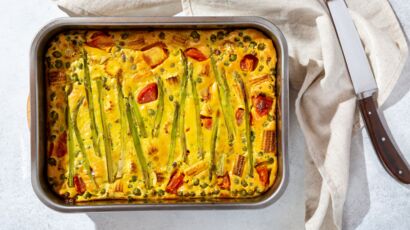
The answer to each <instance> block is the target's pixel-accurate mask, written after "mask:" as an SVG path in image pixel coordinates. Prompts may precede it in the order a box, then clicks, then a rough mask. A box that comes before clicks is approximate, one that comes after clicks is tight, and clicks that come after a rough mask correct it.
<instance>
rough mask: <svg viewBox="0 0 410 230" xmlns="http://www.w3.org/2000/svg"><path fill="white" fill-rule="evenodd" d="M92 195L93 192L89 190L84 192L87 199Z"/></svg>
mask: <svg viewBox="0 0 410 230" xmlns="http://www.w3.org/2000/svg"><path fill="white" fill-rule="evenodd" d="M91 196H92V195H91V193H89V192H86V193H85V194H84V198H85V199H88V198H90V197H91Z"/></svg>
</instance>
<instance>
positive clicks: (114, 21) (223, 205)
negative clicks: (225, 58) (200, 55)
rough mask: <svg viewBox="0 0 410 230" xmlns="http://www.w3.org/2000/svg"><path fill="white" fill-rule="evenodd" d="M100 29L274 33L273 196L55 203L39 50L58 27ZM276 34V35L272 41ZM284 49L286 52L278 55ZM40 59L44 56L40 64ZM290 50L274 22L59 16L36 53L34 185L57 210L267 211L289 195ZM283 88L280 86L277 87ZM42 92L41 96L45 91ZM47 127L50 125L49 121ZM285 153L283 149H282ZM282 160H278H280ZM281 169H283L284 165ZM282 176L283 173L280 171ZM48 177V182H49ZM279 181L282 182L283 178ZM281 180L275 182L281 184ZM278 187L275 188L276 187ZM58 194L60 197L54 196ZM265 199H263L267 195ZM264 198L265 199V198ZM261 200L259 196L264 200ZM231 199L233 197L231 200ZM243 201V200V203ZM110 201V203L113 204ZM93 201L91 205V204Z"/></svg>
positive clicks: (33, 60)
mask: <svg viewBox="0 0 410 230" xmlns="http://www.w3.org/2000/svg"><path fill="white" fill-rule="evenodd" d="M80 26H83V27H85V29H86V27H100V28H105V27H107V28H109V27H112V26H115V27H133V28H143V27H145V28H146V27H157V28H183V27H189V28H196V27H198V28H204V29H205V27H209V28H224V27H237V28H239V27H254V28H257V29H260V30H262V31H264V32H267V31H269V32H270V35H269V36H270V37H271V39H272V40H273V41H274V43H275V46H276V50H277V55H278V60H281V61H280V62H281V63H279V66H278V67H279V68H277V69H279V70H280V75H279V76H281V79H280V82H278V83H279V84H280V85H281V88H280V95H281V97H280V108H279V110H280V112H281V114H280V117H281V121H280V122H281V130H280V138H281V143H280V146H279V147H280V150H281V153H280V154H281V156H280V158H281V160H280V164H281V165H280V166H281V170H282V172H281V173H282V176H281V178H280V182H279V184H278V185H277V186H276V188H275V190H274V191H273V192H271V194H270V195H268V196H266V197H265V198H263V199H259V200H258V201H249V200H251V199H249V198H242V199H231V200H235V202H210V203H198V202H186V201H184V202H181V203H178V202H176V203H169V204H167V203H144V204H105V205H68V204H64V202H60V203H58V202H57V201H56V199H57V198H54V199H51V198H50V194H47V193H52V192H51V191H50V190H48V189H47V188H48V186H47V185H46V184H44V181H43V182H41V177H42V176H44V175H43V173H44V171H42V170H44V169H42V167H40V164H44V161H43V162H42V163H41V160H40V159H39V154H38V153H39V152H40V151H39V147H40V145H41V143H39V139H40V137H41V136H40V131H41V126H40V123H41V122H40V121H39V119H41V116H40V110H41V109H39V107H38V106H39V104H41V103H44V102H41V101H40V100H39V90H38V77H41V76H39V75H40V74H39V68H38V67H39V65H40V64H41V63H42V62H41V61H40V60H42V58H43V57H42V56H41V55H40V56H41V57H39V51H40V49H41V48H42V47H40V44H41V42H45V41H44V40H45V38H47V36H49V37H50V34H51V33H53V32H54V33H57V32H55V31H56V30H58V29H61V30H62V28H65V27H80ZM272 35H274V37H272ZM278 51H280V52H278ZM39 58H41V59H40V60H39ZM288 75H289V69H288V49H287V43H286V39H285V37H284V35H283V34H282V32H281V31H280V30H279V28H278V27H276V26H275V25H274V24H272V23H271V22H270V21H268V20H266V19H264V18H262V17H257V16H232V17H231V16H229V17H225V16H220V17H219V16H218V17H76V18H57V19H54V20H52V21H51V22H49V23H48V24H46V25H45V26H44V27H42V29H41V30H40V31H39V32H38V33H37V35H36V36H35V38H34V39H33V42H32V44H31V49H30V95H31V96H30V110H31V112H30V119H31V124H30V130H31V133H30V150H31V184H32V187H33V190H34V192H35V194H36V195H37V197H38V198H39V199H40V200H41V202H42V203H44V204H45V205H46V206H48V207H49V208H51V209H54V210H56V211H59V212H100V211H127V210H128V211H132V210H169V209H171V210H176V209H252V208H263V207H267V206H269V205H270V204H272V203H274V202H275V201H276V200H278V199H279V198H280V197H281V196H282V194H283V193H284V191H285V189H286V187H287V184H288V180H289V179H288V177H289V165H288V156H287V155H288V126H289V125H288V113H289V102H288V100H289V93H288ZM277 85H278V84H277ZM40 93H41V92H40ZM43 125H44V122H43ZM278 150H279V149H278ZM280 158H279V157H278V159H280ZM278 169H279V167H278ZM278 173H279V172H278ZM43 179H44V178H43ZM277 179H278V178H277ZM276 183H277V182H275V184H276ZM271 189H272V188H271ZM54 196H55V195H54ZM261 196H263V195H261ZM261 196H259V197H261ZM259 197H257V198H259ZM227 200H230V199H227ZM238 200H239V201H238ZM106 202H110V201H109V200H108V201H106ZM90 203H91V202H90Z"/></svg>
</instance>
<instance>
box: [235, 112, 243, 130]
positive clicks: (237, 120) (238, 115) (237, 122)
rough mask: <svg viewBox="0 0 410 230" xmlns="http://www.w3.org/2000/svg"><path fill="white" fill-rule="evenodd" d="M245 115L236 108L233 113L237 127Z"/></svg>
mask: <svg viewBox="0 0 410 230" xmlns="http://www.w3.org/2000/svg"><path fill="white" fill-rule="evenodd" d="M244 115H245V110H244V109H242V108H238V109H237V110H236V112H235V118H236V124H237V125H238V126H239V125H241V124H242V122H243V116H244Z"/></svg>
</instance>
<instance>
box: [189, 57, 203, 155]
mask: <svg viewBox="0 0 410 230" xmlns="http://www.w3.org/2000/svg"><path fill="white" fill-rule="evenodd" d="M189 67H190V68H193V67H192V64H190V66H189ZM192 72H193V70H192V71H191V74H189V75H188V76H189V79H190V81H191V86H192V96H193V99H194V105H195V122H196V140H197V145H198V158H199V159H204V152H203V149H204V148H203V136H202V128H201V115H200V109H199V97H198V91H197V88H196V82H195V81H194V79H193V77H192Z"/></svg>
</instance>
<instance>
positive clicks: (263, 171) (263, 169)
mask: <svg viewBox="0 0 410 230" xmlns="http://www.w3.org/2000/svg"><path fill="white" fill-rule="evenodd" d="M256 172H258V175H259V181H260V182H261V183H262V184H263V185H264V186H267V185H269V170H268V167H267V166H266V165H265V164H261V165H258V166H256Z"/></svg>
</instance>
